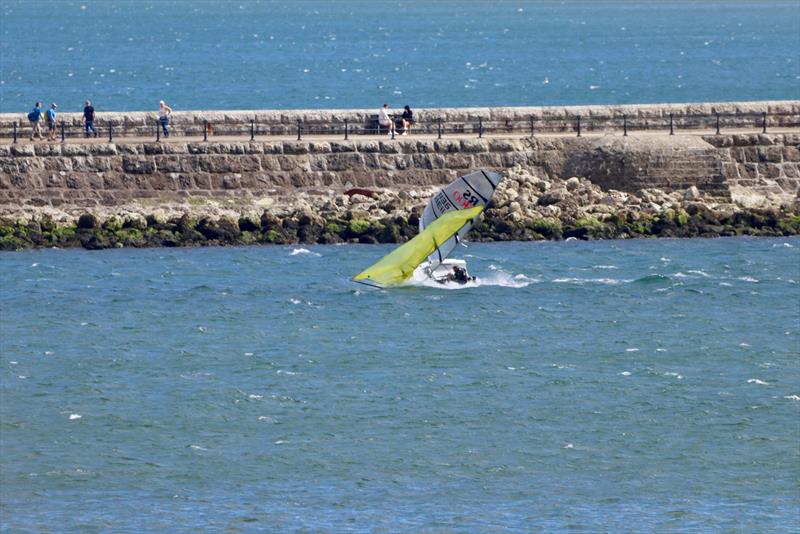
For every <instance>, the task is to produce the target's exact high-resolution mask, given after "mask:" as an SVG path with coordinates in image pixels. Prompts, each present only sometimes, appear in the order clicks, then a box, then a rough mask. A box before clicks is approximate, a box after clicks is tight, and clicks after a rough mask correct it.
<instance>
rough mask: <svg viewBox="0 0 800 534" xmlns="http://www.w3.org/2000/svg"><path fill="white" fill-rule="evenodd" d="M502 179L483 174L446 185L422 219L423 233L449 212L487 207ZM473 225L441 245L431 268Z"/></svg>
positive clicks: (472, 174) (462, 177)
mask: <svg viewBox="0 0 800 534" xmlns="http://www.w3.org/2000/svg"><path fill="white" fill-rule="evenodd" d="M502 179H503V177H502V176H501V175H500V174H498V173H496V172H490V171H482V170H481V171H475V172H472V173H470V174H467V175H465V176H461V177H459V178H458V179H456V180H455V181H453V182H452V183H450V184H448V185H446V186H445V187H443V188H442V189H440V190H439V191H437V192H436V194H435V195H433V198H431V200H430V202H428V205H427V206H425V210H424V211H423V212H422V217H420V219H419V229H420V231H422V230H424V229H425V227H426V226H428V225H429V224H431V223H432V222H433V221H435V220H436V219H437V218H439V217H440V216H441V215H443V214H444V213H447V212H448V211H453V210H464V209H470V208H474V207H476V206H483V207H486V204H488V203H489V200H491V198H492V195H493V194H494V191H495V189H497V186H498V185H499V184H500V180H502ZM472 225H473V223H472V222H469V223H468V224H465V225H464V226H463V227H462V228H461V229H460V230H459V231H458V232H457V233H456V234H455V235H453V236H452V237H451V238H449V239H448V240H447V241H445V242H444V243H441V244H440V245H439V247H438V248H437V249H436V252H434V253H433V254H431V255H430V257H429V258H428V261H429V262H430V263H431V264H432V265H436V264H438V263H441V261H442V260H444V259H445V258H447V257H448V256H449V255H450V253H451V252H453V249H454V248H456V245H458V243H459V242H460V241H461V240H462V239H463V238H464V236H466V235H467V233H468V232H469V231H470V229H472Z"/></svg>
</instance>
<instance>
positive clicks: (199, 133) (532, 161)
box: [0, 101, 800, 248]
mask: <svg viewBox="0 0 800 534" xmlns="http://www.w3.org/2000/svg"><path fill="white" fill-rule="evenodd" d="M375 114H376V112H375V111H374V110H329V111H294V112H286V111H249V112H248V111H241V112H214V111H207V112H203V111H195V112H176V113H175V114H174V115H173V118H172V121H171V125H170V128H171V135H170V137H169V138H164V137H162V134H161V133H160V132H157V130H156V117H155V116H154V115H153V114H149V113H98V117H97V121H96V124H97V126H99V127H100V134H99V136H98V137H97V138H95V137H92V138H89V139H86V138H84V137H83V134H82V129H81V127H82V121H81V117H80V114H70V113H62V114H60V115H59V119H61V120H63V127H61V125H60V124H59V131H58V136H57V139H56V141H55V142H42V141H35V142H31V141H29V139H28V136H29V135H30V127H29V125H28V124H27V120H26V119H25V116H24V115H19V114H3V115H0V136H1V137H0V216H2V217H3V218H4V221H5V222H4V225H5V227H6V230H4V231H3V232H4V234H5V235H4V236H2V237H3V239H5V240H6V241H5V242H6V244H5V245H4V248H20V247H25V246H38V245H52V244H56V245H67V246H69V245H70V244H72V245H74V244H79V243H80V244H83V245H84V246H86V245H87V243H86V242H81V241H80V240H79V239H78V237H77V236H78V233H79V232H78V230H81V229H82V230H87V231H90V232H95V231H100V230H101V229H102V228H103V224H104V223H105V222H106V221H108V220H113V221H115V222H113V223H111V224H109V225H107V226H110V227H113V228H116V229H118V230H120V231H121V230H122V229H123V227H125V228H133V229H134V230H136V232H127V233H126V234H125V235H126V236H127V237H131V236H133V237H146V236H147V233H148V232H147V230H148V226H151V227H152V228H156V226H157V225H159V224H166V223H168V222H169V221H170V220H178V219H180V218H181V217H183V220H184V223H183V224H184V227H185V226H186V225H188V224H189V223H188V222H187V218H188V219H190V220H191V221H192V223H191V224H192V225H193V226H192V228H191V230H192V231H193V232H194V233H192V234H191V236H192V237H193V239H195V240H196V241H197V242H196V243H193V244H209V243H211V244H214V243H226V242H240V241H242V239H243V238H242V237H241V236H242V235H243V234H245V233H250V234H253V233H255V234H258V235H249V236H245V238H244V241H245V242H246V241H247V240H252V241H253V242H291V241H293V240H296V241H305V242H331V241H336V240H356V241H366V242H373V241H397V240H403V239H405V238H406V237H407V235H406V234H408V233H409V232H411V230H408V229H406V230H404V229H403V225H404V224H406V225H408V226H409V227H413V226H414V224H413V223H414V221H415V219H414V216H415V213H416V211H415V210H418V209H419V207H420V206H421V205H423V204H424V202H425V201H426V199H427V197H428V195H429V194H430V192H431V191H432V190H433V189H435V188H436V187H438V186H441V185H442V184H444V183H447V182H448V181H450V180H452V179H454V178H455V177H456V176H458V175H460V174H464V173H467V172H470V171H471V170H473V169H478V168H483V169H487V170H494V171H499V172H503V173H505V174H506V175H507V176H508V177H509V179H508V180H507V182H508V184H507V185H505V186H504V187H503V188H502V189H501V191H499V192H498V198H497V199H496V203H495V207H494V208H492V209H490V210H489V211H488V212H487V220H488V221H491V220H495V219H496V222H497V224H498V225H499V226H501V228H500V229H498V228H485V234H484V235H483V236H482V237H483V238H486V239H491V238H512V239H535V238H542V237H545V238H558V237H563V236H564V235H565V234H566V233H568V232H569V229H570V228H572V227H574V226H575V224H577V223H578V222H579V221H580V222H581V224H582V225H583V226H584V227H585V226H588V227H590V228H589V230H586V231H579V232H578V234H580V235H578V236H579V237H615V236H616V235H617V234H615V232H618V233H619V232H623V233H624V231H625V228H626V227H628V230H631V232H629V235H631V236H633V235H637V234H642V235H649V234H655V235H661V234H663V232H661V231H658V232H653V231H652V224H650V226H649V227H647V228H645V227H644V226H642V225H639V226H636V225H635V224H633V222H634V221H633V220H631V221H628V219H630V218H631V217H633V219H636V217H638V215H636V214H644V213H645V212H648V218H649V219H648V220H651V223H652V220H655V219H654V217H656V216H663V215H664V214H665V213H667V212H670V217H671V219H670V220H674V224H673V226H675V228H672V229H671V230H670V232H671V233H672V234H677V235H681V231H680V230H681V228H680V226H681V225H680V224H679V223H681V221H683V222H686V221H688V220H689V219H688V218H691V213H689V212H688V211H686V208H687V207H688V206H686V205H684V204H686V203H687V202H688V203H695V204H696V203H703V206H704V209H703V210H700V211H702V212H703V213H706V212H707V211H708V210H711V211H714V210H717V211H720V210H721V213H722V212H724V213H722V214H723V215H725V216H726V217H727V216H731V217H733V216H734V215H733V214H735V213H738V212H742V211H747V212H748V213H753V210H762V212H763V210H768V211H770V210H771V212H775V213H777V215H775V213H773V215H763V214H762V215H760V217H766V223H764V224H767V226H768V228H770V230H769V231H766V230H764V231H763V232H762V230H759V232H761V233H770V232H772V231H773V230H774V233H786V232H788V233H793V232H792V230H791V229H792V228H794V227H793V226H792V224H795V223H796V222H797V221H796V215H795V213H796V211H797V210H796V207H797V196H798V191H800V101H781V102H747V103H727V104H686V105H664V106H657V105H642V106H581V107H564V108H463V109H425V110H417V111H416V117H415V119H416V121H415V124H414V125H413V127H412V128H411V131H410V132H409V135H400V132H401V131H402V127H401V126H400V123H399V120H398V132H397V134H396V135H395V136H394V138H392V136H391V134H390V133H385V132H379V130H378V129H377V128H378V125H377V122H376V120H375ZM15 122H16V135H17V137H16V142H14V140H13V135H14V128H15V125H14V123H15ZM62 135H63V142H62ZM108 137H111V141H110V142H109V140H108ZM603 206H605V207H603ZM493 210H494V211H493ZM648 210H649V211H648ZM698 210H699V208H697V207H695V211H696V212H697V211H698ZM682 213H685V214H686V215H685V216H684V215H682ZM620 214H622V215H623V217H622V219H620V217H619V216H620ZM82 215H83V216H88V217H89V218H87V217H84V218H83V222H80V221H79V219H80V218H81V216H82ZM704 216H706V218H707V219H708V216H707V214H706V215H704ZM265 217H266V222H264V219H265ZM687 217H688V218H687ZM770 217H772V219H770ZM793 217H794V218H793ZM43 219H45V225H46V226H48V227H52V228H62V229H63V228H70V227H74V229H75V232H74V236H75V237H74V239H73V241H69V239H67V240H66V241H65V242H63V243H62V242H58V240H57V239H56V238H55V237H52V236H45V235H44V234H47V233H48V232H49V233H51V234H52V232H53V231H55V230H43V229H42V228H41V222H42V220H43ZM133 219H139V220H138V222H132V221H133ZM221 219H226V220H228V222H229V223H230V224H228V223H226V224H227V228H228V230H227V231H226V232H218V231H216V230H209V231H206V232H205V234H208V235H205V234H204V233H203V232H198V231H197V224H199V222H200V221H201V220H206V223H204V224H205V225H206V227H208V226H209V225H211V224H216V223H217V222H218V221H219V220H221ZM243 219H244V221H243ZM301 219H302V220H303V221H305V223H306V225H309V224H312V223H313V225H316V226H315V230H314V231H307V232H299V233H298V229H299V227H300V226H302V225H300V224H299V223H300V220H301ZM386 219H392V220H395V221H396V222H397V226H398V231H397V232H389V233H384V234H382V235H381V236H377V235H376V233H377V232H378V231H377V230H374V229H373V230H368V227H369V226H370V225H371V224H372V223H373V222H374V223H375V224H376V225H377V224H380V225H382V226H383V227H384V228H385V227H386ZM612 219H613V227H614V228H613V231H612V230H608V231H606V230H603V231H600V230H599V228H600V227H601V226H603V225H605V226H608V225H609V224H610V223H609V222H608V221H611V220H612ZM716 219H717V220H716V223H717V224H711V223H709V224H707V225H706V227H705V228H706V232H705V233H708V232H709V230H708V228H707V227H708V226H710V227H711V228H712V229H711V230H710V232H711V233H716V234H718V235H725V232H727V231H732V232H734V233H736V232H735V231H733V230H731V229H726V225H725V224H722V223H723V221H720V220H719V217H716ZM779 219H780V220H781V221H783V223H781V224H782V226H780V228H779V222H780V221H779ZM126 220H128V223H127V226H126V222H125V221H126ZM287 220H288V221H293V222H288V223H286V224H287V225H288V227H287V228H284V222H285V221H287ZM353 220H358V221H366V222H365V223H364V224H361V226H360V227H359V228H350V226H352V225H351V224H350V222H351V221H353ZM742 220H743V219H742V217H739V219H737V221H738V222H737V221H734V219H730V221H729V222H731V225H728V226H731V228H733V227H735V226H736V225H737V224H738V226H739V227H742V226H743V224H742ZM148 221H149V222H148ZM246 221H250V223H248V222H246ZM381 221H383V222H381ZM409 221H410V222H409ZM532 221H533V222H532ZM536 221H539V222H538V223H536ZM541 221H545V222H544V223H542V222H541ZM759 221H760V220H759ZM759 221H756V222H757V223H758V224H761V222H763V221H761V222H759ZM770 221H772V223H770ZM787 221H788V222H787ZM793 221H794V222H793ZM556 222H557V223H558V227H559V228H560V230H559V229H558V228H556V230H557V231H554V230H553V228H551V227H547V225H550V226H553V225H555V223H556ZM712 222H713V221H712ZM734 222H736V224H733V223H734ZM509 223H513V224H511V225H510V226H509ZM534 223H535V224H534ZM37 224H38V225H39V227H38V230H37V229H36V225H37ZM171 224H172V225H171V226H170V227H169V228H168V230H169V232H170V235H172V236H173V237H174V236H175V235H176V232H178V233H180V232H182V231H184V230H186V228H182V229H179V228H178V226H176V224H177V223H175V222H173V223H171ZM536 224H538V225H539V226H536ZM275 225H278V226H279V229H280V231H278V230H276V228H275ZM331 225H333V226H331ZM365 225H366V226H365ZM526 225H527V226H526ZM543 225H544V226H543ZM570 225H571V226H570ZM770 225H771V226H770ZM29 226H33V230H32V231H31V232H32V234H33V237H32V238H31V236H30V235H27V236H25V235H21V234H30V233H31V232H27V233H26V232H23V231H17V230H14V228H17V227H26V228H27V227H29ZM234 226H235V228H234ZM356 226H359V225H356ZM667 226H669V225H667ZM684 226H685V225H684ZM744 226H753V224H749V223H748V224H744ZM756 226H758V225H756ZM81 227H84V228H81ZM117 227H119V228H117ZM762 227H763V224H761V226H759V228H762ZM8 228H11V230H9V229H8ZM113 228H112V229H113ZM265 228H266V230H265ZM525 228H528V230H530V231H528V232H527V233H526V232H525V231H524V229H525ZM534 228H539V230H541V231H537V230H535V229H534ZM648 228H649V230H648ZM359 229H361V230H364V231H366V232H372V233H371V234H368V237H366V238H365V235H364V234H363V232H362V233H359V231H358V230H359ZM637 229H638V231H637ZM686 231H688V230H686V229H685V228H684V233H686ZM270 232H271V233H270ZM404 232H405V233H404ZM670 232H668V233H666V234H664V235H670ZM739 233H741V232H739ZM111 234H113V231H112V232H111ZM140 234H141V235H140ZM150 234H151V237H152V236H153V235H154V233H153V232H150ZM267 234H269V238H267V237H266V236H267ZM689 234H691V235H701V234H704V232H701V231H699V230H698V229H697V228H695V230H694V231H692V232H689ZM40 235H41V236H43V237H41V238H39V237H37V236H40ZM87 235H88V234H87ZM92 235H94V234H92ZM121 235H122V234H121ZM15 236H16V237H15ZM209 236H210V237H209ZM106 237H107V236H106ZM112 237H113V236H112ZM168 237H169V236H167V235H166V234H164V235H161V238H164V239H165V240H166V241H170V239H171V238H170V239H167V238H168ZM161 238H159V239H161ZM54 239H56V241H54ZM37 240H38V241H37ZM84 241H86V240H84ZM189 241H192V240H191V239H190V240H189ZM172 242H174V243H176V244H186V243H183V242H182V241H181V240H180V239H172ZM126 243H127V246H146V245H152V244H163V243H159V242H158V239H156V238H152V239H150V240H149V241H148V240H147V239H144V240H142V239H140V240H138V241H137V240H136V239H128V240H127V241H125V240H124V239H118V240H113V239H112V240H106V241H105V242H103V241H102V240H100V242H99V244H100V245H101V246H99V247H96V248H103V245H108V246H120V245H122V246H125V245H126ZM95 244H97V243H95ZM90 248H92V247H90Z"/></svg>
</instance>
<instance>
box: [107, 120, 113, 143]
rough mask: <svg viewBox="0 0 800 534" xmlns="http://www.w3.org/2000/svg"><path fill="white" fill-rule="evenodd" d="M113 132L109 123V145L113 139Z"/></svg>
mask: <svg viewBox="0 0 800 534" xmlns="http://www.w3.org/2000/svg"><path fill="white" fill-rule="evenodd" d="M113 130H114V125H112V124H111V123H108V142H109V143H111V142H112V141H113V139H114V133H113Z"/></svg>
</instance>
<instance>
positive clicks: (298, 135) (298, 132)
mask: <svg viewBox="0 0 800 534" xmlns="http://www.w3.org/2000/svg"><path fill="white" fill-rule="evenodd" d="M300 129H301V127H300V119H297V140H298V141H299V140H300V139H302V137H303V135H302V133H301V132H300Z"/></svg>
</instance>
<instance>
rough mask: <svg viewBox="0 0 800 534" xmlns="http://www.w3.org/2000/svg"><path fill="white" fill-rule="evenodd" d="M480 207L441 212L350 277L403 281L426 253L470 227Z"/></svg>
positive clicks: (374, 282)
mask: <svg viewBox="0 0 800 534" xmlns="http://www.w3.org/2000/svg"><path fill="white" fill-rule="evenodd" d="M482 211H483V206H476V207H474V208H470V209H465V210H453V211H449V212H447V213H445V214H443V215H442V216H440V217H439V218H438V219H436V220H435V221H433V222H432V223H431V224H430V225H428V227H427V228H425V230H423V231H422V232H420V233H419V234H417V235H416V236H415V237H414V238H413V239H412V240H410V241H408V242H407V243H404V244H403V245H400V246H399V247H398V248H396V249H394V250H393V251H392V252H390V253H389V254H387V255H386V256H384V257H383V258H381V259H380V260H378V262H377V263H375V264H374V265H371V266H370V267H367V268H366V269H365V270H363V271H362V272H360V273H358V274H357V275H355V276H354V277H353V281H354V282H362V283H365V284H369V285H373V286H377V287H392V286H399V285H401V284H403V282H406V281H407V280H408V279H409V278H411V275H412V274H414V270H415V269H416V268H417V267H419V266H420V264H422V263H423V262H424V261H425V260H426V259H427V258H428V257H429V256H431V255H433V254H436V251H437V250H438V249H439V247H440V243H445V242H447V240H448V239H450V238H451V237H452V236H453V235H455V234H456V233H457V232H459V231H460V230H462V229H463V228H464V227H472V224H473V222H474V219H475V218H476V217H477V216H478V215H480V214H481V212H482ZM467 229H469V228H467Z"/></svg>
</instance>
